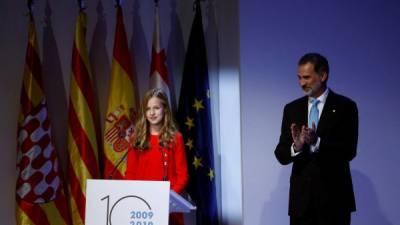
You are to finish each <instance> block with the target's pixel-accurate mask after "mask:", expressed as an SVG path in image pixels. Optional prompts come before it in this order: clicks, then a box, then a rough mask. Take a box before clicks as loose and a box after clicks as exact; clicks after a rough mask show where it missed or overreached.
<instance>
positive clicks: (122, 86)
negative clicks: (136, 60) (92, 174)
mask: <svg viewBox="0 0 400 225" xmlns="http://www.w3.org/2000/svg"><path fill="white" fill-rule="evenodd" d="M130 62H131V60H130V56H129V49H128V41H127V38H126V33H125V25H124V19H123V14H122V8H121V5H120V4H118V5H117V24H116V28H115V39H114V50H113V59H112V64H111V78H110V87H109V94H108V105H107V114H106V119H105V128H104V129H105V130H104V139H103V141H104V155H105V157H104V176H105V178H110V176H112V178H115V179H121V178H122V177H123V176H125V170H126V164H125V163H122V164H120V165H118V166H117V164H118V162H119V161H120V159H122V158H123V156H124V154H125V152H126V151H127V149H128V147H129V140H128V139H129V137H130V135H131V133H132V132H133V125H134V124H133V122H134V121H135V117H136V102H135V96H134V93H135V92H134V86H133V73H132V67H131V64H130ZM116 167H117V170H115V171H113V170H114V168H116Z"/></svg>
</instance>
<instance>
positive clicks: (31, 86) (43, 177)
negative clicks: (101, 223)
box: [16, 14, 71, 225]
mask: <svg viewBox="0 0 400 225" xmlns="http://www.w3.org/2000/svg"><path fill="white" fill-rule="evenodd" d="M28 39H29V40H28V46H27V49H26V58H25V60H26V61H25V68H24V75H23V83H22V89H21V98H20V104H21V105H20V107H21V109H20V114H19V118H18V142H17V143H18V145H17V181H16V201H17V205H16V222H17V224H18V225H33V224H35V225H64V224H71V223H70V222H71V220H70V215H69V213H68V212H69V211H68V206H67V200H66V197H65V194H64V189H63V181H62V178H61V177H60V175H61V171H60V165H59V162H58V159H57V157H58V156H57V152H56V150H55V148H54V145H53V143H52V136H51V124H50V120H49V116H48V110H47V103H46V97H45V94H44V92H43V82H42V74H41V72H42V71H41V62H40V57H39V52H38V44H37V38H36V29H35V25H34V20H33V16H32V14H31V15H30V22H29V37H28Z"/></svg>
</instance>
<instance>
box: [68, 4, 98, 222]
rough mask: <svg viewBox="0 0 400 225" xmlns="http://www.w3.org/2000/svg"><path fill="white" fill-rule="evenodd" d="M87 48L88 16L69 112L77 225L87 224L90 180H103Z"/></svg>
mask: <svg viewBox="0 0 400 225" xmlns="http://www.w3.org/2000/svg"><path fill="white" fill-rule="evenodd" d="M91 77H92V74H91V69H90V63H89V56H88V51H87V47H86V13H85V12H84V11H83V10H82V9H81V10H80V12H79V14H78V16H77V20H76V26H75V38H74V43H73V47H72V74H71V81H70V97H69V108H68V153H69V160H68V177H69V183H68V184H69V186H68V187H69V194H70V196H69V203H70V208H71V216H72V222H73V224H74V225H83V224H84V223H85V204H86V180H87V179H96V178H100V171H99V150H98V149H99V148H98V140H97V138H96V137H97V131H98V129H97V128H98V126H96V125H97V124H96V122H97V118H98V117H97V114H96V104H95V102H96V100H95V99H96V98H95V96H94V90H93V86H92V80H91Z"/></svg>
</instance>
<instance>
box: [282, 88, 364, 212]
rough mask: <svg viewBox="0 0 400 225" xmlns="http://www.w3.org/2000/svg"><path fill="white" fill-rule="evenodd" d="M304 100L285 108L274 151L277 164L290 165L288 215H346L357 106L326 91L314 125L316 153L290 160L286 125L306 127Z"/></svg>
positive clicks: (349, 208)
mask: <svg viewBox="0 0 400 225" xmlns="http://www.w3.org/2000/svg"><path fill="white" fill-rule="evenodd" d="M307 113H308V97H307V96H304V97H302V98H299V99H297V100H294V101H293V102H291V103H289V104H287V105H286V106H285V109H284V113H283V120H282V128H281V136H280V139H279V143H278V145H277V146H276V149H275V156H276V158H277V159H278V161H279V162H280V163H281V164H283V165H287V164H290V163H293V166H292V174H291V177H290V191H289V215H291V216H301V215H303V214H304V212H305V211H306V210H307V209H308V207H310V204H311V202H312V204H313V207H314V209H315V208H317V209H318V211H319V212H321V213H334V214H336V213H350V212H352V211H355V210H356V206H355V200H354V192H353V185H352V180H351V174H350V166H349V162H350V161H351V160H352V159H353V158H354V157H355V156H356V149H357V139H358V110H357V105H356V104H355V103H354V102H353V101H352V100H350V99H349V98H347V97H344V96H341V95H338V94H335V93H334V92H333V91H331V90H330V91H329V94H328V97H327V99H326V102H325V106H324V108H323V110H322V114H321V117H320V119H319V122H318V127H317V135H318V137H320V138H321V142H320V146H319V150H318V152H316V153H310V150H309V146H308V145H305V146H304V147H303V149H302V152H301V153H300V154H299V155H297V156H295V157H292V156H291V150H290V148H291V145H292V143H293V140H292V136H291V132H290V125H291V124H292V123H296V124H297V125H305V126H307Z"/></svg>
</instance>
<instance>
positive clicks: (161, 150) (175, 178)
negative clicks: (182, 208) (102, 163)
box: [125, 132, 189, 194]
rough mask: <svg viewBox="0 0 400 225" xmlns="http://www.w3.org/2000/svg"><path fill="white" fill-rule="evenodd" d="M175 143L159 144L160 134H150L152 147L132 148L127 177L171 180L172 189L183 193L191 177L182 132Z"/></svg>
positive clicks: (177, 133) (130, 178)
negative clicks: (167, 145)
mask: <svg viewBox="0 0 400 225" xmlns="http://www.w3.org/2000/svg"><path fill="white" fill-rule="evenodd" d="M175 142H176V143H175V144H170V146H169V148H167V147H166V146H163V147H161V146H160V145H159V137H158V135H150V148H149V149H146V150H144V151H138V150H137V149H135V148H132V149H130V151H129V153H128V157H127V167H126V173H125V179H127V180H169V181H170V182H171V189H172V190H174V191H175V192H176V193H180V194H181V193H182V192H183V190H184V189H185V186H186V183H187V181H188V179H189V175H188V169H187V162H186V154H185V147H184V141H183V137H182V134H181V133H179V132H176V135H175Z"/></svg>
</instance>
